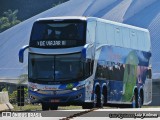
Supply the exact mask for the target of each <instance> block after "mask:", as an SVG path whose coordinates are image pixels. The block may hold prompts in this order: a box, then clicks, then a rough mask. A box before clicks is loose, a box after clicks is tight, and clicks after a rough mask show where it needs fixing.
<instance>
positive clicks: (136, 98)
mask: <svg viewBox="0 0 160 120" xmlns="http://www.w3.org/2000/svg"><path fill="white" fill-rule="evenodd" d="M138 101H139V96H138V93H137V92H134V96H133V98H132V108H139V102H138Z"/></svg>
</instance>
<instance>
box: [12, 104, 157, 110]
mask: <svg viewBox="0 0 160 120" xmlns="http://www.w3.org/2000/svg"><path fill="white" fill-rule="evenodd" d="M13 107H14V109H13V111H38V110H42V106H41V104H35V105H32V104H28V105H25V106H22V107H20V106H17V105H13ZM142 108H160V106H143V107H142ZM74 109H82V107H81V106H72V105H71V106H59V107H58V110H74ZM104 109H116V107H107V106H105V107H104Z"/></svg>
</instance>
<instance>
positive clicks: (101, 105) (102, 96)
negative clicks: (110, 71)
mask: <svg viewBox="0 0 160 120" xmlns="http://www.w3.org/2000/svg"><path fill="white" fill-rule="evenodd" d="M103 105H104V95H103V94H101V103H100V107H101V108H103Z"/></svg>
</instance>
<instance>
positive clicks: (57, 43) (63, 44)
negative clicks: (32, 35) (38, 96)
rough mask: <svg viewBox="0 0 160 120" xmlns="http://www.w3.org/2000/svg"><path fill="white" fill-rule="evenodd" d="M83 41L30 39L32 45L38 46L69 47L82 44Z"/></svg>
mask: <svg viewBox="0 0 160 120" xmlns="http://www.w3.org/2000/svg"><path fill="white" fill-rule="evenodd" d="M82 44H83V43H82V42H81V41H76V40H33V41H30V47H36V48H68V47H75V46H80V45H82Z"/></svg>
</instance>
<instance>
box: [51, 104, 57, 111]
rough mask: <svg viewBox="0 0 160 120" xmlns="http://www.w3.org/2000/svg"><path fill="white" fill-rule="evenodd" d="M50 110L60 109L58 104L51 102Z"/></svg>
mask: <svg viewBox="0 0 160 120" xmlns="http://www.w3.org/2000/svg"><path fill="white" fill-rule="evenodd" d="M50 110H58V105H55V104H50Z"/></svg>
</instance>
